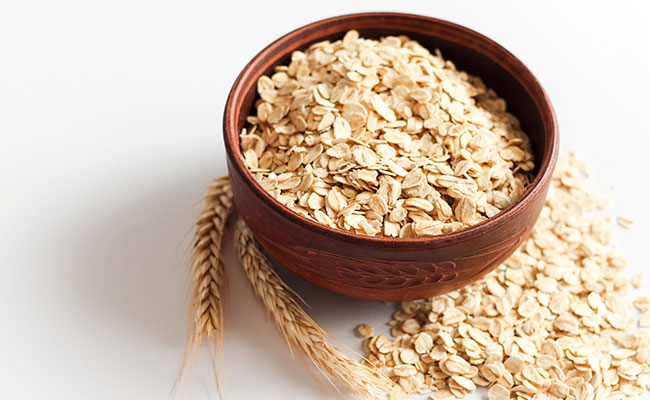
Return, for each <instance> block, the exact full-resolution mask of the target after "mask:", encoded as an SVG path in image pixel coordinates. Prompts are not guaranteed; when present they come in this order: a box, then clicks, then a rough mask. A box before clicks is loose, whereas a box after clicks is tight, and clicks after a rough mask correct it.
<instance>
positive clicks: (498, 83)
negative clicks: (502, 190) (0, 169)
mask: <svg viewBox="0 0 650 400" xmlns="http://www.w3.org/2000/svg"><path fill="white" fill-rule="evenodd" d="M349 29H357V30H358V31H359V32H360V34H361V35H362V36H364V37H371V38H378V37H381V36H386V35H389V34H393V35H394V34H396V33H398V34H406V35H408V36H410V37H411V38H413V39H415V40H418V41H419V42H420V43H421V44H422V45H424V46H425V47H427V48H429V49H430V50H434V49H436V48H438V49H440V50H441V51H442V54H443V55H444V56H445V58H447V59H449V60H452V61H453V62H454V63H455V64H456V65H457V67H458V68H459V69H462V70H465V71H467V72H469V73H471V74H473V75H477V76H480V77H481V78H482V79H483V80H484V82H485V83H486V85H487V86H488V87H490V88H493V89H494V90H495V91H496V92H497V93H498V94H499V96H501V97H503V98H505V100H506V101H507V103H508V110H509V111H510V112H512V113H513V114H515V115H516V116H517V118H518V119H519V120H520V122H521V125H522V129H523V130H524V131H525V132H526V133H527V134H528V136H529V137H530V139H531V143H532V146H533V152H534V155H535V159H536V163H537V166H538V168H537V170H536V174H537V178H536V181H538V182H536V183H534V185H533V186H534V187H532V188H531V189H530V190H529V193H527V194H526V195H525V196H524V199H525V201H520V202H518V203H516V204H515V205H513V206H512V210H510V211H509V218H507V219H503V220H502V223H500V225H499V226H498V227H496V228H495V229H490V230H484V231H482V232H480V231H478V232H476V234H474V235H471V237H466V239H467V240H453V239H450V240H434V241H431V242H429V243H427V242H422V241H419V242H415V243H414V242H409V243H407V242H404V246H399V245H398V246H395V241H393V242H392V244H393V245H392V246H384V245H382V244H378V243H377V242H374V243H368V242H367V241H364V240H346V238H345V237H342V236H341V235H337V234H333V233H331V232H323V231H322V229H320V230H319V229H313V228H311V227H310V226H309V225H306V224H305V223H304V222H303V223H297V222H296V221H295V220H294V219H291V218H287V216H286V215H285V214H286V213H287V212H289V211H288V209H284V210H282V211H279V209H278V207H277V204H270V202H272V201H270V199H269V197H270V196H268V194H266V193H260V192H261V191H262V189H261V188H260V187H259V185H257V184H256V183H255V182H254V179H252V177H251V175H250V173H249V172H248V171H246V170H245V167H243V163H242V162H241V152H240V150H239V144H238V143H239V139H238V136H239V132H240V131H241V129H242V128H243V127H244V126H245V119H246V116H247V115H248V114H249V113H250V110H251V109H252V107H253V103H254V101H255V100H256V98H257V96H256V90H255V89H256V80H257V77H259V76H261V75H262V74H268V73H270V72H272V70H273V68H274V67H275V66H277V65H282V64H287V63H288V62H289V58H290V54H291V52H292V51H294V50H298V49H305V48H306V47H308V46H309V45H310V44H312V43H314V42H318V41H321V40H327V39H329V40H332V39H339V38H341V37H342V36H343V34H344V33H345V32H346V31H347V30H349ZM549 137H551V138H552V140H548V138H549ZM224 138H225V141H226V149H227V151H228V169H229V173H230V181H231V185H232V190H233V195H234V200H235V204H236V207H237V210H238V212H239V214H240V215H241V216H242V217H243V218H244V220H245V221H246V223H247V224H248V225H249V227H250V229H251V231H252V232H253V235H254V236H255V238H256V239H257V240H258V241H259V243H260V244H261V245H262V247H263V248H264V249H265V250H266V251H267V252H268V254H270V255H271V256H272V257H274V258H275V259H276V260H278V261H279V262H280V263H282V264H283V265H285V266H286V267H288V268H289V269H291V270H292V271H294V272H295V273H296V274H298V275H300V276H302V277H303V278H305V279H307V280H309V281H311V282H313V283H315V284H318V285H320V286H323V287H325V288H327V289H330V290H333V291H336V292H339V293H343V294H346V295H349V296H354V297H361V298H367V299H375V300H412V299H418V298H425V297H430V296H434V295H438V294H442V293H445V292H448V291H450V290H454V289H457V288H459V287H462V286H464V285H466V284H468V283H470V282H472V281H474V280H476V279H478V278H479V277H481V276H483V275H485V274H486V273H488V272H489V271H491V270H492V269H494V268H495V267H496V266H498V265H499V264H500V263H501V262H503V261H504V260H505V259H506V258H507V257H509V256H510V255H511V254H512V252H514V250H515V249H516V248H517V247H518V245H519V244H520V243H521V242H522V241H523V240H524V239H525V238H526V237H527V236H528V234H529V233H530V231H531V229H532V227H533V225H534V223H535V221H536V219H537V217H538V216H539V213H540V211H541V209H542V207H543V205H544V201H545V198H546V192H547V190H548V185H549V183H550V178H551V173H552V169H553V167H554V164H555V161H556V158H557V147H558V146H557V144H558V143H557V125H556V122H555V116H554V114H553V110H552V108H551V106H550V102H549V101H548V99H547V97H546V95H545V93H544V91H543V89H542V88H541V86H539V84H538V83H537V81H536V80H535V78H534V77H533V76H532V74H530V72H529V71H528V70H527V69H525V67H523V65H522V64H521V63H520V62H519V61H518V60H517V59H516V58H514V56H512V55H511V54H510V53H508V52H507V51H505V50H504V49H503V48H501V47H500V46H499V45H498V44H496V43H494V42H492V41H490V40H489V39H486V38H484V37H482V36H480V35H478V34H477V33H475V32H473V31H470V30H468V29H466V28H463V27H460V26H458V25H454V24H450V23H447V22H444V21H439V20H434V19H431V18H426V17H419V16H411V15H404V14H381V13H375V14H357V15H349V16H342V17H337V18H332V19H329V20H324V21H320V22H318V23H315V24H311V25H308V26H306V27H304V28H301V29H299V30H297V31H294V32H292V33H290V34H288V35H286V36H284V37H283V38H281V39H279V40H278V41H276V42H274V43H273V44H272V45H270V46H269V47H268V48H267V49H265V50H263V51H262V52H261V53H260V54H259V55H258V56H257V57H256V58H255V59H254V60H253V61H252V62H251V63H250V64H249V65H248V66H247V67H246V68H245V69H244V71H243V72H242V74H241V75H240V77H239V78H238V80H237V82H236V83H235V85H234V87H233V91H232V92H231V95H230V98H229V101H228V104H227V105H226V112H225V116H224ZM540 160H541V161H540ZM540 165H541V166H542V168H539V166H540ZM283 213H284V214H283Z"/></svg>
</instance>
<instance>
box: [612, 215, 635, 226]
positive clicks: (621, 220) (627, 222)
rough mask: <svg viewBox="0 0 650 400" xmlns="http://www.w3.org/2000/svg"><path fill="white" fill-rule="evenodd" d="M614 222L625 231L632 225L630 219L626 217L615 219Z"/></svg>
mask: <svg viewBox="0 0 650 400" xmlns="http://www.w3.org/2000/svg"><path fill="white" fill-rule="evenodd" d="M616 222H617V223H618V224H619V225H620V226H621V227H622V228H625V229H630V228H631V227H632V224H633V223H634V221H633V220H632V219H631V218H628V217H621V216H619V217H616Z"/></svg>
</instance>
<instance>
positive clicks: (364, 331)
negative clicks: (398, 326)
mask: <svg viewBox="0 0 650 400" xmlns="http://www.w3.org/2000/svg"><path fill="white" fill-rule="evenodd" d="M373 333H374V330H373V329H372V326H370V325H368V324H359V325H358V326H357V334H358V335H359V336H361V337H364V338H365V337H368V336H372V334H373Z"/></svg>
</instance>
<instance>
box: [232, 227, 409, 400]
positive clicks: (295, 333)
mask: <svg viewBox="0 0 650 400" xmlns="http://www.w3.org/2000/svg"><path fill="white" fill-rule="evenodd" d="M235 246H236V248H237V252H238V254H239V259H240V261H241V263H242V266H243V267H244V271H245V272H246V275H247V276H248V280H249V281H250V283H251V285H252V286H253V291H254V292H255V294H256V295H257V297H258V298H259V299H260V300H261V301H262V303H264V306H266V310H267V311H268V313H269V315H270V316H271V317H272V318H273V320H274V321H275V324H276V326H277V327H278V329H279V330H280V331H281V332H282V334H283V335H284V337H285V339H286V340H287V342H288V343H289V346H290V347H291V348H293V347H298V348H300V349H301V350H302V351H303V352H304V353H305V354H306V355H307V356H308V357H309V359H311V361H312V362H313V363H314V365H315V366H316V368H318V369H319V370H320V371H321V372H323V373H325V372H327V373H328V374H329V375H330V376H331V377H333V378H334V379H335V380H336V381H338V382H341V383H343V384H345V385H346V386H347V388H348V389H350V390H351V391H352V392H353V393H356V394H358V395H361V396H364V397H367V398H382V397H385V395H386V394H387V393H389V394H391V395H392V396H396V395H397V397H399V393H400V392H401V391H400V390H399V388H398V387H397V386H396V385H395V384H394V383H393V382H392V381H391V380H390V379H389V378H387V377H386V376H384V375H382V374H381V373H379V371H377V370H375V369H373V368H371V367H368V366H366V365H363V364H361V363H359V362H357V361H354V360H352V359H350V358H349V357H347V356H346V355H345V354H344V353H343V352H342V351H341V350H339V349H338V348H337V347H335V346H334V345H332V344H331V343H330V342H329V341H328V334H327V333H326V332H325V331H324V330H323V329H321V328H320V327H319V326H318V325H317V324H316V322H314V320H313V319H311V318H310V317H309V315H307V313H305V311H304V310H303V309H302V308H301V307H300V305H299V304H298V303H297V302H296V300H295V299H294V298H293V297H292V295H291V293H292V291H291V289H290V288H289V287H288V286H287V285H286V284H285V283H284V282H283V281H282V279H281V278H280V277H279V276H278V275H277V274H276V273H275V271H274V270H273V268H272V267H271V264H270V262H269V260H268V259H267V258H266V256H265V255H264V254H263V253H262V252H261V251H260V249H259V247H258V246H257V243H256V242H255V240H254V239H253V236H252V234H251V232H250V230H249V229H248V227H247V226H246V224H245V223H244V221H243V220H241V219H240V220H238V221H237V224H236V226H235ZM328 379H329V378H328ZM330 382H332V381H331V380H330ZM332 384H334V382H332ZM334 386H336V385H334Z"/></svg>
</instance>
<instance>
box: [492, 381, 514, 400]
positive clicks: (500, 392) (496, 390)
mask: <svg viewBox="0 0 650 400" xmlns="http://www.w3.org/2000/svg"><path fill="white" fill-rule="evenodd" d="M487 397H488V399H489V400H508V399H510V390H508V389H506V388H505V387H503V386H501V385H499V384H498V383H497V384H496V385H493V386H491V387H490V388H489V389H488V392H487Z"/></svg>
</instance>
